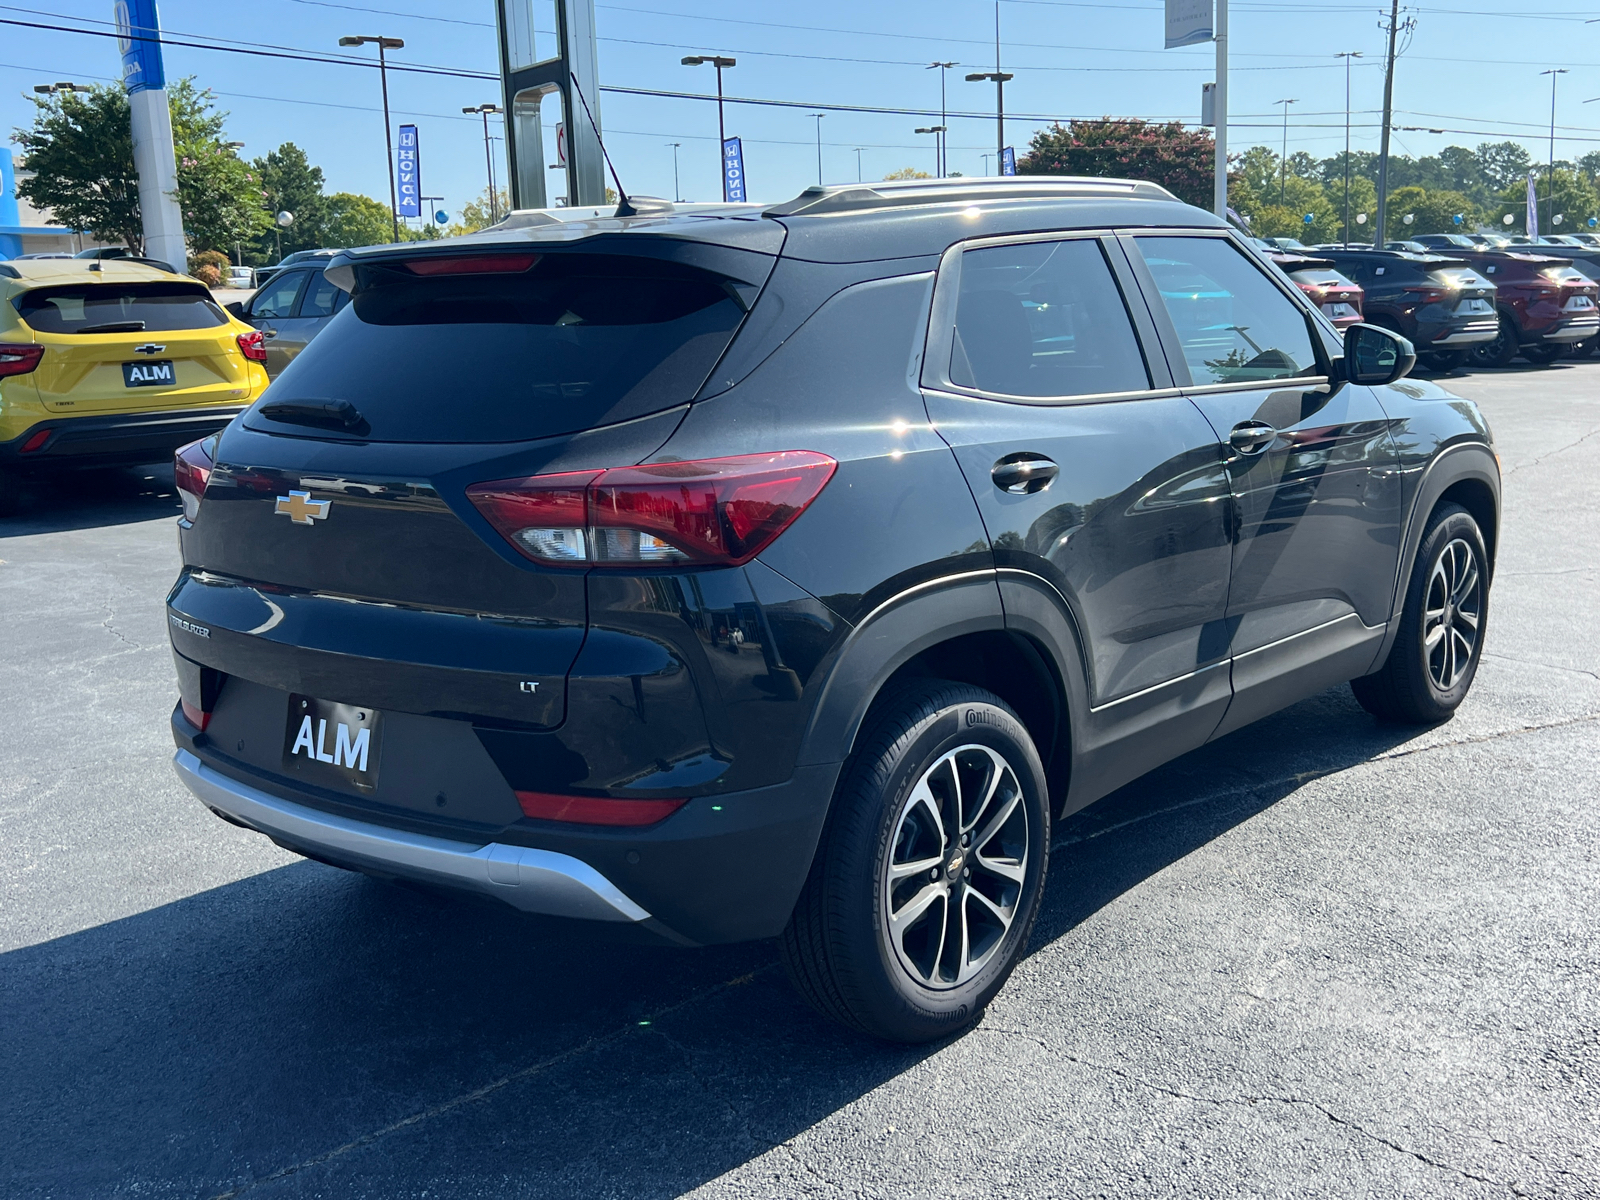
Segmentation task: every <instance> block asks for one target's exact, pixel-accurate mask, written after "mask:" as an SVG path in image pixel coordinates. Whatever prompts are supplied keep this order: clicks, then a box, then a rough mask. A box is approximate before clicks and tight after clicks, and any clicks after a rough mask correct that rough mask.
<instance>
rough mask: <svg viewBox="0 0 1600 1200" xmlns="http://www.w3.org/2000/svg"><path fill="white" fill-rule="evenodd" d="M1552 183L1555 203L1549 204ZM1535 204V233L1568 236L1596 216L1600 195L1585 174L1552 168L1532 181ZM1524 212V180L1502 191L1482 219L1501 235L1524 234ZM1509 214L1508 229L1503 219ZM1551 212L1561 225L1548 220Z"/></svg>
mask: <svg viewBox="0 0 1600 1200" xmlns="http://www.w3.org/2000/svg"><path fill="white" fill-rule="evenodd" d="M1552 184H1554V193H1555V196H1554V199H1555V203H1554V205H1553V206H1552V204H1551V203H1550V195H1551V191H1552V186H1551V185H1552ZM1534 190H1535V192H1536V194H1537V196H1538V202H1539V232H1540V233H1543V234H1549V233H1570V232H1572V231H1573V230H1575V229H1587V228H1588V222H1589V218H1590V217H1595V216H1600V192H1597V191H1596V188H1595V184H1594V180H1593V179H1592V178H1590V177H1589V176H1587V175H1580V174H1578V173H1576V172H1574V171H1570V170H1562V169H1561V168H1560V167H1557V168H1556V172H1555V175H1554V176H1552V177H1548V178H1544V179H1537V180H1535V181H1534ZM1527 211H1528V183H1527V180H1526V178H1523V179H1516V180H1513V181H1512V182H1511V183H1509V184H1508V185H1507V186H1506V187H1504V188H1502V189H1501V191H1500V194H1499V195H1498V196H1497V197H1495V203H1494V204H1493V205H1492V206H1489V207H1486V208H1485V210H1484V212H1483V216H1484V218H1485V219H1486V220H1487V222H1488V223H1489V224H1490V225H1491V226H1492V227H1493V228H1495V229H1497V230H1499V231H1501V232H1503V233H1526V232H1527V228H1526V225H1527ZM1507 213H1509V214H1511V216H1512V217H1513V218H1514V220H1513V221H1512V222H1511V224H1510V225H1509V226H1507V225H1505V224H1504V221H1503V218H1504V217H1505V215H1506V214H1507ZM1553 213H1560V214H1561V224H1559V225H1557V224H1555V223H1554V222H1553V221H1552V220H1551V216H1552V215H1553Z"/></svg>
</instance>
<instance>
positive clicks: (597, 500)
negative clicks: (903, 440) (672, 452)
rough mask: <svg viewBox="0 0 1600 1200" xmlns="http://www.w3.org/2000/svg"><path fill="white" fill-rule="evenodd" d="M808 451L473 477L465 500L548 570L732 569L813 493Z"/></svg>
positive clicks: (817, 489)
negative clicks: (476, 480)
mask: <svg viewBox="0 0 1600 1200" xmlns="http://www.w3.org/2000/svg"><path fill="white" fill-rule="evenodd" d="M838 465H839V464H838V463H837V462H835V461H834V460H833V459H831V458H829V457H828V456H827V455H826V454H818V453H816V452H814V451H811V450H785V451H780V452H778V453H775V454H743V455H738V456H736V457H733V458H706V459H700V460H698V461H694V462H663V463H649V464H647V465H645V466H642V467H613V468H612V469H610V470H607V471H572V472H567V473H564V474H560V475H534V476H530V477H528V478H526V479H501V480H496V481H494V482H492V483H476V484H473V485H472V486H471V487H469V488H468V489H467V497H468V499H470V500H471V501H472V503H473V504H474V505H476V506H477V508H478V511H479V512H481V513H483V515H484V517H486V518H487V519H488V521H489V523H490V524H491V525H493V526H494V527H495V529H496V530H498V531H499V533H500V534H501V536H503V537H504V538H505V539H506V540H507V541H508V542H510V543H511V544H512V545H513V546H515V547H516V548H517V550H518V551H519V552H520V553H521V554H523V555H525V556H526V557H528V558H531V559H533V560H534V561H535V562H542V563H550V564H552V565H556V566H602V567H631V568H638V567H643V566H663V567H671V566H730V567H733V566H739V565H741V564H743V563H747V562H749V561H750V560H751V559H752V558H754V557H755V556H756V555H758V554H760V553H761V552H762V551H763V550H765V549H766V548H767V547H768V546H770V545H771V544H772V542H773V541H774V540H775V539H776V538H777V536H778V535H779V534H780V533H782V532H783V531H784V530H785V529H787V528H788V527H789V526H790V525H791V524H793V523H794V521H795V519H796V518H797V517H799V516H800V514H801V513H803V512H804V511H805V510H806V506H807V505H809V504H810V503H811V502H812V501H813V500H815V499H816V498H817V496H818V495H819V494H820V493H821V491H822V489H823V488H824V487H825V486H826V485H827V483H828V480H830V479H831V478H833V472H834V470H835V469H836V468H837V467H838Z"/></svg>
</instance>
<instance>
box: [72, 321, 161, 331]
mask: <svg viewBox="0 0 1600 1200" xmlns="http://www.w3.org/2000/svg"><path fill="white" fill-rule="evenodd" d="M143 330H144V322H143V321H107V322H106V323H105V324H104V325H85V326H84V327H83V328H82V329H79V330H75V331H74V332H77V333H140V332H142V331H143Z"/></svg>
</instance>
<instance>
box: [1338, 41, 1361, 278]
mask: <svg viewBox="0 0 1600 1200" xmlns="http://www.w3.org/2000/svg"><path fill="white" fill-rule="evenodd" d="M1334 57H1335V58H1342V59H1344V248H1345V249H1346V250H1348V249H1350V60H1351V59H1352V58H1360V57H1361V51H1359V50H1345V51H1343V52H1341V53H1339V54H1335V55H1334Z"/></svg>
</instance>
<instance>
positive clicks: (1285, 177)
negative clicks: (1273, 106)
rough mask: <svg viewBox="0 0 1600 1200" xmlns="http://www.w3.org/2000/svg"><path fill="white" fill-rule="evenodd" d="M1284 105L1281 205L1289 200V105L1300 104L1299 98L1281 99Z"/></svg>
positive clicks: (1279, 188) (1280, 101)
mask: <svg viewBox="0 0 1600 1200" xmlns="http://www.w3.org/2000/svg"><path fill="white" fill-rule="evenodd" d="M1278 103H1279V104H1281V105H1283V153H1282V154H1280V155H1279V156H1278V204H1279V205H1280V206H1282V205H1285V204H1287V203H1288V202H1289V199H1288V197H1289V105H1291V104H1299V103H1300V101H1298V100H1279V101H1278Z"/></svg>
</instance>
